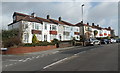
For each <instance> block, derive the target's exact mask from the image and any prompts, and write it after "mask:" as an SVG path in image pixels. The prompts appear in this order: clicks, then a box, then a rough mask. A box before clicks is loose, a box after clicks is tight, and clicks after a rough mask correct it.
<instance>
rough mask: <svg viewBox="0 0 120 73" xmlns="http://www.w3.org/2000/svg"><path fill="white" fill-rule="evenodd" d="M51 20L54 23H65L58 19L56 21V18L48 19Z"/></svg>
mask: <svg viewBox="0 0 120 73" xmlns="http://www.w3.org/2000/svg"><path fill="white" fill-rule="evenodd" d="M49 20H50V21H51V22H53V23H54V24H63V25H65V23H63V22H60V21H58V20H55V19H49Z"/></svg>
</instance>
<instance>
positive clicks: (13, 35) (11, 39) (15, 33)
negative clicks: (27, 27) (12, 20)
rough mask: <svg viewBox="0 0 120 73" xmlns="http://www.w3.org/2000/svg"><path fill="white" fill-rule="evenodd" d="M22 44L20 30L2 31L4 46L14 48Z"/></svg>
mask: <svg viewBox="0 0 120 73" xmlns="http://www.w3.org/2000/svg"><path fill="white" fill-rule="evenodd" d="M20 43H21V41H20V36H19V30H18V29H12V30H2V46H4V47H12V46H14V45H16V46H18V45H19V44H20Z"/></svg>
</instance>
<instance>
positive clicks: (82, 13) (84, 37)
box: [81, 4, 85, 46]
mask: <svg viewBox="0 0 120 73" xmlns="http://www.w3.org/2000/svg"><path fill="white" fill-rule="evenodd" d="M83 6H84V4H82V6H81V7H82V21H81V24H82V28H83V29H82V30H83V34H82V35H83V46H85V43H84V41H85V36H84V25H83Z"/></svg>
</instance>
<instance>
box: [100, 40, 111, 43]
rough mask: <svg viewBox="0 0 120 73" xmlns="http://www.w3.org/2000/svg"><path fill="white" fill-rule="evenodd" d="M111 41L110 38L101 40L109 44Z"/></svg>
mask: <svg viewBox="0 0 120 73" xmlns="http://www.w3.org/2000/svg"><path fill="white" fill-rule="evenodd" d="M109 43H110V40H108V39H102V40H101V44H109Z"/></svg>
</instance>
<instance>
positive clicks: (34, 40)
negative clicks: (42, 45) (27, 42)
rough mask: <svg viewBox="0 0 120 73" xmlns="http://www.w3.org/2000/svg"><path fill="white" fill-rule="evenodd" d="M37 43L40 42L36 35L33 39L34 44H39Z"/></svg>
mask: <svg viewBox="0 0 120 73" xmlns="http://www.w3.org/2000/svg"><path fill="white" fill-rule="evenodd" d="M37 42H38V40H37V37H36V36H35V34H34V35H33V37H32V43H37Z"/></svg>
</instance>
